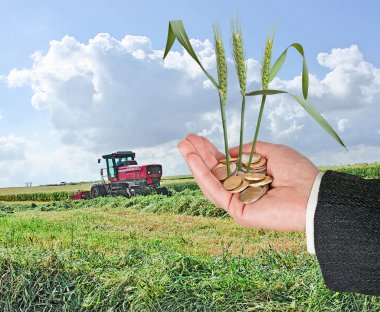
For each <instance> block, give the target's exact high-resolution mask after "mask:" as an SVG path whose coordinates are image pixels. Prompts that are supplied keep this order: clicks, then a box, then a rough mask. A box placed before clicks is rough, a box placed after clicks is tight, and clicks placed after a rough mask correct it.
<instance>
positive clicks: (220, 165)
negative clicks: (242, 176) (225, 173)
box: [214, 163, 226, 169]
mask: <svg viewBox="0 0 380 312" xmlns="http://www.w3.org/2000/svg"><path fill="white" fill-rule="evenodd" d="M225 166H226V165H223V164H222V163H219V164H217V165H216V166H215V168H214V169H216V168H220V167H225Z"/></svg>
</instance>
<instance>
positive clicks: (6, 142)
mask: <svg viewBox="0 0 380 312" xmlns="http://www.w3.org/2000/svg"><path fill="white" fill-rule="evenodd" d="M26 146H27V142H26V140H25V139H24V138H23V137H20V136H15V135H7V136H0V161H5V160H14V159H23V158H24V157H25V148H26Z"/></svg>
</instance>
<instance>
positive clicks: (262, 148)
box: [230, 141, 283, 158]
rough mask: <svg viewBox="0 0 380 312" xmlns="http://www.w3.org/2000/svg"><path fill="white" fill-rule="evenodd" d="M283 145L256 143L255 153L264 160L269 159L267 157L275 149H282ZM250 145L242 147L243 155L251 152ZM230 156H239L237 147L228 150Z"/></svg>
mask: <svg viewBox="0 0 380 312" xmlns="http://www.w3.org/2000/svg"><path fill="white" fill-rule="evenodd" d="M282 147H283V145H279V144H272V143H266V142H260V141H258V142H256V146H255V152H256V153H259V154H261V155H263V156H264V157H265V158H269V155H270V154H271V153H272V152H273V151H275V150H276V149H279V148H282ZM251 148H252V143H247V144H244V145H243V153H245V154H248V153H250V152H251ZM230 155H231V156H232V157H237V156H239V146H235V147H233V148H231V149H230Z"/></svg>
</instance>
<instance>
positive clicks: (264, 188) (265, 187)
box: [259, 184, 269, 193]
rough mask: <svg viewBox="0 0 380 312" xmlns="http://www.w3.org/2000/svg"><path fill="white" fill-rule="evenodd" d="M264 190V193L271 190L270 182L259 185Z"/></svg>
mask: <svg viewBox="0 0 380 312" xmlns="http://www.w3.org/2000/svg"><path fill="white" fill-rule="evenodd" d="M259 187H261V188H262V189H263V190H264V193H266V192H267V191H268V190H269V184H265V185H263V186H259Z"/></svg>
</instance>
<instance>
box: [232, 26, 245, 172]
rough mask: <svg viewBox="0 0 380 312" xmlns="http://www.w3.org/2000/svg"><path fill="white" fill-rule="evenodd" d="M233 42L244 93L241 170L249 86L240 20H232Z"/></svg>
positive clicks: (239, 163)
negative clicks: (246, 99)
mask: <svg viewBox="0 0 380 312" xmlns="http://www.w3.org/2000/svg"><path fill="white" fill-rule="evenodd" d="M231 37H232V38H231V42H232V51H233V53H232V55H233V59H234V64H235V69H236V74H237V76H238V80H239V85H240V93H241V95H242V103H241V111H240V139H239V159H238V170H239V171H240V170H241V158H242V150H243V140H244V139H243V135H244V113H245V91H246V86H247V68H246V65H245V57H244V49H243V35H242V30H241V26H240V23H239V21H237V22H236V23H234V22H233V21H231Z"/></svg>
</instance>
